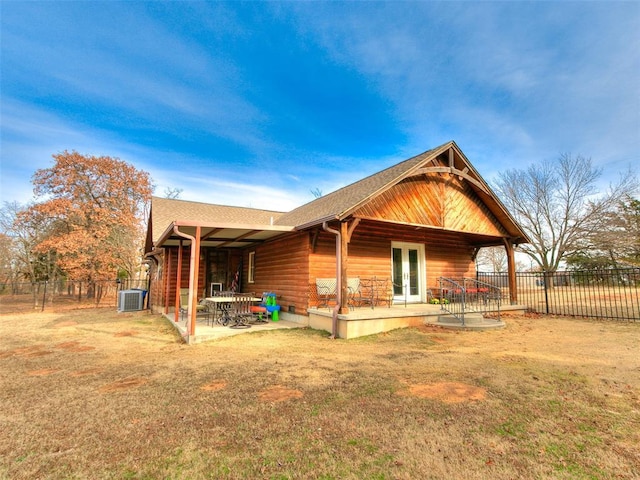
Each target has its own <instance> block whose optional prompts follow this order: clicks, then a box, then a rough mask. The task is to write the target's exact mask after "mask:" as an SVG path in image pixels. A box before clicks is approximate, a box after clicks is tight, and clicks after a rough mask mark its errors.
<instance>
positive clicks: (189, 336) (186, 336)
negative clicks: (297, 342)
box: [164, 312, 306, 344]
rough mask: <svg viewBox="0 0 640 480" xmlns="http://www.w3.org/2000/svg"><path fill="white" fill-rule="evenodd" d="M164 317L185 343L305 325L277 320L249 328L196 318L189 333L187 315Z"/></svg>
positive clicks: (171, 314) (167, 315) (168, 315)
mask: <svg viewBox="0 0 640 480" xmlns="http://www.w3.org/2000/svg"><path fill="white" fill-rule="evenodd" d="M164 317H165V318H166V319H167V320H168V321H169V323H171V325H173V327H174V328H175V329H176V331H177V332H178V333H179V334H180V336H181V337H182V339H183V340H184V341H185V342H186V343H187V344H194V343H201V342H206V341H211V340H219V339H221V338H227V337H233V336H235V335H240V334H243V333H256V332H268V331H272V330H285V329H292V328H304V327H306V325H304V324H300V323H297V322H291V321H287V320H280V321H278V322H267V323H256V324H252V325H251V326H250V327H249V328H230V327H225V326H223V325H220V324H218V323H213V322H207V321H206V320H201V319H197V320H196V322H195V326H196V328H194V329H193V331H194V333H191V328H190V325H191V324H190V323H189V318H188V317H185V318H184V319H181V318H180V317H178V321H176V320H175V315H174V314H173V312H171V313H165V314H164Z"/></svg>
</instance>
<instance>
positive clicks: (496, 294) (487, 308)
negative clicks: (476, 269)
mask: <svg viewBox="0 0 640 480" xmlns="http://www.w3.org/2000/svg"><path fill="white" fill-rule="evenodd" d="M462 284H463V285H464V289H465V307H466V310H467V312H476V313H481V314H482V315H483V316H484V317H489V316H491V317H494V318H497V319H498V320H500V305H501V303H502V290H501V289H500V287H496V286H495V285H491V284H490V283H487V282H481V281H479V280H476V279H474V278H466V277H465V278H464V279H463V282H462Z"/></svg>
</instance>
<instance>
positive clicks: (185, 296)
mask: <svg viewBox="0 0 640 480" xmlns="http://www.w3.org/2000/svg"><path fill="white" fill-rule="evenodd" d="M188 305H189V289H188V288H181V289H180V307H179V308H180V319H181V320H184V316H185V314H187V313H188V311H189V307H188ZM198 317H204V318H205V319H206V320H207V325H208V324H209V321H210V320H211V310H209V307H208V306H207V305H205V304H202V303H198V304H196V320H197V318H198Z"/></svg>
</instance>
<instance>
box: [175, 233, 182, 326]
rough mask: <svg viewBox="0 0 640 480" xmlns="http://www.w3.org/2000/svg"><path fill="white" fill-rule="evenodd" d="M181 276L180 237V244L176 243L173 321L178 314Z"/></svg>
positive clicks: (176, 320) (176, 318) (176, 319)
mask: <svg viewBox="0 0 640 480" xmlns="http://www.w3.org/2000/svg"><path fill="white" fill-rule="evenodd" d="M181 277H182V239H180V244H179V245H178V267H177V271H176V297H175V303H174V308H173V310H174V314H173V321H174V322H176V323H177V322H178V316H179V315H180V311H179V308H180V283H181V282H180V281H181Z"/></svg>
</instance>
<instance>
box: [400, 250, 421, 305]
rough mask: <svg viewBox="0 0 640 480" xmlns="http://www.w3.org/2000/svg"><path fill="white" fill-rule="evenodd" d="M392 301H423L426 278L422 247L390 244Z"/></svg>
mask: <svg viewBox="0 0 640 480" xmlns="http://www.w3.org/2000/svg"><path fill="white" fill-rule="evenodd" d="M391 261H392V278H393V301H394V302H405V301H406V302H409V303H419V302H422V301H424V298H423V294H422V292H423V291H425V288H424V287H423V286H424V282H425V278H426V275H425V273H426V270H425V260H424V245H422V244H420V243H404V242H392V243H391Z"/></svg>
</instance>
